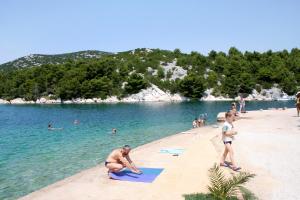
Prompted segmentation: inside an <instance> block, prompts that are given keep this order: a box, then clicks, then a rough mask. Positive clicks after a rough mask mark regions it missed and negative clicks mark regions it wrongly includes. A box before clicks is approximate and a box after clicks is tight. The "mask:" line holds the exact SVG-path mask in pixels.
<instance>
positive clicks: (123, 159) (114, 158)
mask: <svg viewBox="0 0 300 200" xmlns="http://www.w3.org/2000/svg"><path fill="white" fill-rule="evenodd" d="M130 150H131V147H130V146H129V145H125V146H123V148H121V149H115V150H113V151H112V152H111V153H110V154H109V156H108V157H107V159H106V161H105V167H107V168H108V173H110V172H119V171H121V170H122V169H124V168H126V167H127V168H128V169H130V170H131V171H132V172H133V173H136V174H141V173H142V171H141V170H139V169H138V168H137V167H136V166H135V165H134V163H133V162H132V160H131V159H130V157H129V152H130Z"/></svg>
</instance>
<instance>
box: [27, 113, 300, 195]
mask: <svg viewBox="0 0 300 200" xmlns="http://www.w3.org/2000/svg"><path fill="white" fill-rule="evenodd" d="M295 114H296V110H295V109H288V110H264V111H251V112H248V113H246V114H243V118H242V119H240V120H238V121H236V122H235V123H234V125H235V127H236V129H237V130H238V135H237V137H236V139H235V140H234V143H233V145H234V146H233V148H234V149H235V156H236V160H237V162H238V164H239V165H240V166H241V167H242V168H243V169H242V170H243V171H249V172H251V173H255V174H256V175H257V176H256V177H255V178H254V179H253V180H251V181H250V183H249V184H248V188H249V189H250V190H252V191H253V192H254V193H255V194H256V195H257V196H258V197H259V198H260V199H297V198H298V197H297V191H299V190H300V170H299V169H300V167H299V166H300V165H299V164H300V160H299V155H300V149H299V148H298V145H300V118H297V117H295ZM220 132H221V127H219V128H213V127H203V128H197V129H192V130H189V131H186V132H183V133H179V134H176V135H173V136H170V137H166V138H163V139H160V140H157V141H154V142H151V143H148V144H146V145H143V146H140V147H138V148H136V149H134V150H133V151H132V155H131V157H132V159H133V160H134V161H135V163H136V164H137V165H138V166H140V167H156V168H164V171H163V172H162V173H161V174H160V175H159V176H158V177H157V178H156V180H155V181H154V182H152V183H133V182H123V181H116V180H111V179H108V178H107V170H106V169H105V167H104V166H103V164H100V165H98V166H96V167H94V168H91V169H87V170H84V171H82V172H80V173H78V174H75V175H74V176H71V177H69V178H66V179H64V180H62V181H59V182H56V183H54V184H52V185H49V186H47V187H45V188H43V189H41V190H38V191H36V192H33V193H31V194H28V195H26V196H24V197H22V198H21V199H24V200H28V199H39V200H48V199H49V200H50V199H51V200H52V199H56V200H69V199H72V200H77V199H78V200H79V199H80V200H85V199H107V200H119V199H120V200H121V199H146V200H148V199H149V200H150V199H175V200H176V199H178V200H179V199H184V198H183V196H182V195H183V194H190V193H196V192H207V185H208V184H209V179H208V169H209V168H210V167H212V166H213V164H214V163H219V157H220V155H221V152H222V150H223V144H222V142H221V137H220V134H221V133H220ZM162 148H184V149H185V152H184V153H183V154H181V155H179V156H172V155H169V154H161V153H159V151H160V149H162ZM224 171H226V172H227V173H233V172H232V171H231V170H230V169H228V168H224ZM234 173H236V172H234Z"/></svg>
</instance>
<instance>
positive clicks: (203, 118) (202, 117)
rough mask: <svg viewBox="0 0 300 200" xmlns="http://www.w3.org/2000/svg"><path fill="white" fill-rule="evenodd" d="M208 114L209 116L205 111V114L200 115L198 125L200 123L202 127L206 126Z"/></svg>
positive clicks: (199, 125)
mask: <svg viewBox="0 0 300 200" xmlns="http://www.w3.org/2000/svg"><path fill="white" fill-rule="evenodd" d="M206 116H207V114H206V113H205V114H201V115H200V116H199V119H198V121H197V122H198V123H197V125H198V127H201V126H204V125H205V121H206Z"/></svg>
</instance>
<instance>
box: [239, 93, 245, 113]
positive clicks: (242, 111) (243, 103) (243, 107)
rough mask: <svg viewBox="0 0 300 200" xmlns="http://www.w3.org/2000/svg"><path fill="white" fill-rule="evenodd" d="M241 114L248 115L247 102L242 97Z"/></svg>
mask: <svg viewBox="0 0 300 200" xmlns="http://www.w3.org/2000/svg"><path fill="white" fill-rule="evenodd" d="M239 103H240V113H246V108H245V107H246V102H245V99H244V98H243V97H242V96H241V99H240V102H239Z"/></svg>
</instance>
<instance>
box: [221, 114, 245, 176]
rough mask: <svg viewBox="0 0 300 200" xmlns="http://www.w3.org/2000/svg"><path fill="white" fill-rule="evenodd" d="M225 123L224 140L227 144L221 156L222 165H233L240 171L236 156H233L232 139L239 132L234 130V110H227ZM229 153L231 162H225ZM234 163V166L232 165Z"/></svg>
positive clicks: (233, 167) (235, 169) (223, 129)
mask: <svg viewBox="0 0 300 200" xmlns="http://www.w3.org/2000/svg"><path fill="white" fill-rule="evenodd" d="M225 119H226V121H225V123H224V125H223V128H222V140H223V143H224V145H225V149H224V153H223V155H222V157H221V162H220V165H221V166H224V167H231V168H232V169H233V170H234V171H238V170H240V169H241V168H240V167H237V166H236V163H235V160H234V157H233V149H232V146H231V145H232V140H233V137H234V135H236V134H237V132H236V131H234V130H233V125H232V122H233V120H234V115H233V113H232V112H227V113H226V114H225ZM228 153H229V157H230V161H231V163H230V164H228V163H226V162H225V160H226V157H227V154H228ZM231 165H232V166H231Z"/></svg>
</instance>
